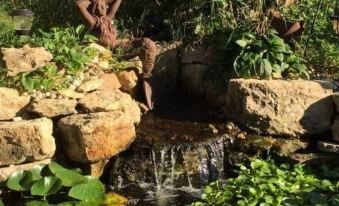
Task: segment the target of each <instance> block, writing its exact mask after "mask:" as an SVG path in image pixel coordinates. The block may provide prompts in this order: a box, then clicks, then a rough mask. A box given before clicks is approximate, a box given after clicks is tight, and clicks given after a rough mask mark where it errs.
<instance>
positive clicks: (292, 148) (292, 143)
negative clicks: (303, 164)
mask: <svg viewBox="0 0 339 206" xmlns="http://www.w3.org/2000/svg"><path fill="white" fill-rule="evenodd" d="M308 146H309V142H307V141H302V140H300V139H277V141H276V142H275V144H274V145H273V147H272V153H274V154H275V155H278V156H279V157H288V156H291V155H292V154H293V153H296V152H297V151H299V150H305V149H306V148H307V147H308Z"/></svg>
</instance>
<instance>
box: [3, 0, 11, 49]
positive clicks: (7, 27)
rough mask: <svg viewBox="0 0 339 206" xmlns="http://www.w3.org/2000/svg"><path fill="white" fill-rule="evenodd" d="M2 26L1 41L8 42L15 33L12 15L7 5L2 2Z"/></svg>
mask: <svg viewBox="0 0 339 206" xmlns="http://www.w3.org/2000/svg"><path fill="white" fill-rule="evenodd" d="M0 28H1V29H0V42H6V41H8V40H9V39H10V38H11V37H12V36H13V35H14V24H13V21H12V17H11V16H10V15H9V13H8V12H7V6H6V5H5V4H3V3H0ZM0 45H1V43H0Z"/></svg>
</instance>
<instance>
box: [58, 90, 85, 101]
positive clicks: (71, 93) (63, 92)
mask: <svg viewBox="0 0 339 206" xmlns="http://www.w3.org/2000/svg"><path fill="white" fill-rule="evenodd" d="M58 93H59V94H60V95H62V96H64V97H67V98H70V99H81V98H83V97H84V96H85V95H84V94H83V93H79V92H75V91H73V90H71V89H64V90H60V91H58Z"/></svg>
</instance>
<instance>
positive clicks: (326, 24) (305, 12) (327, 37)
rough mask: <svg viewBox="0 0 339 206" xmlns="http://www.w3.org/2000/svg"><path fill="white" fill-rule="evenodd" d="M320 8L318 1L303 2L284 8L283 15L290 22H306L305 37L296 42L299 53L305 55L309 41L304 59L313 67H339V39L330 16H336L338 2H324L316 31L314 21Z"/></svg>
mask: <svg viewBox="0 0 339 206" xmlns="http://www.w3.org/2000/svg"><path fill="white" fill-rule="evenodd" d="M318 7H319V1H318V0H302V1H300V2H299V3H298V4H294V5H292V6H288V7H282V8H281V11H282V15H283V17H284V18H285V20H286V21H288V22H295V21H305V22H306V30H305V32H304V35H303V37H302V38H301V39H300V40H298V41H297V42H295V44H296V48H297V51H298V52H299V53H300V54H304V52H305V49H306V44H307V42H308V39H310V41H309V42H308V43H309V45H308V49H307V51H306V52H307V53H306V56H305V57H304V58H305V59H306V60H307V61H308V64H309V65H311V66H313V67H329V68H331V67H333V68H334V70H335V69H338V65H339V39H338V36H337V35H336V34H335V32H334V29H333V26H332V22H331V19H330V16H331V15H333V14H334V12H335V11H334V10H335V8H336V1H333V0H324V1H323V4H322V5H321V7H320V10H319V13H318V15H317V18H316V21H315V24H314V28H313V29H314V30H312V25H313V19H314V17H315V14H316V13H317V10H318Z"/></svg>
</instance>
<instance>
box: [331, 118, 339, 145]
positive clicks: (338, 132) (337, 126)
mask: <svg viewBox="0 0 339 206" xmlns="http://www.w3.org/2000/svg"><path fill="white" fill-rule="evenodd" d="M332 133H333V139H334V141H337V142H339V116H337V117H336V119H335V120H334V124H333V125H332Z"/></svg>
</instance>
